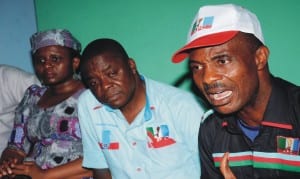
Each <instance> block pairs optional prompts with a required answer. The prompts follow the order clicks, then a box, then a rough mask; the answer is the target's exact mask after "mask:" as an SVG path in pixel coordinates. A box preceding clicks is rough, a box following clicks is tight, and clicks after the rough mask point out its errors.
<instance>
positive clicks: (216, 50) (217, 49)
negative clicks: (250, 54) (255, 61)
mask: <svg viewBox="0 0 300 179" xmlns="http://www.w3.org/2000/svg"><path fill="white" fill-rule="evenodd" d="M246 43H247V42H246V41H244V40H243V38H240V37H239V36H238V35H237V36H236V37H235V38H233V39H231V40H229V41H227V42H225V43H223V44H220V45H215V46H208V47H200V48H195V49H192V50H190V52H189V60H190V62H191V61H195V60H199V59H203V60H205V59H210V60H211V59H213V58H214V57H217V56H218V55H225V54H227V55H238V54H242V53H246V52H245V50H246V49H247V48H245V47H246V46H247V44H246Z"/></svg>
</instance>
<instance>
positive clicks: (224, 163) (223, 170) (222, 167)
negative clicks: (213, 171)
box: [220, 152, 236, 179]
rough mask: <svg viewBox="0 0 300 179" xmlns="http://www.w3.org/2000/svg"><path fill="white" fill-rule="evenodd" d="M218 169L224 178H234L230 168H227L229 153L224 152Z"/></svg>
mask: <svg viewBox="0 0 300 179" xmlns="http://www.w3.org/2000/svg"><path fill="white" fill-rule="evenodd" d="M220 170H221V173H222V175H223V176H224V178H225V179H236V177H235V176H234V174H233V173H232V171H231V169H230V168H229V153H228V152H226V153H224V155H223V157H222V160H221V163H220Z"/></svg>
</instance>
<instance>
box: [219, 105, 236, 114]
mask: <svg viewBox="0 0 300 179" xmlns="http://www.w3.org/2000/svg"><path fill="white" fill-rule="evenodd" d="M214 109H215V110H216V111H217V112H218V113H220V114H224V115H227V114H232V113H235V112H236V111H237V109H236V108H234V107H232V106H214Z"/></svg>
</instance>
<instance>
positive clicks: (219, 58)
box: [216, 55, 230, 65]
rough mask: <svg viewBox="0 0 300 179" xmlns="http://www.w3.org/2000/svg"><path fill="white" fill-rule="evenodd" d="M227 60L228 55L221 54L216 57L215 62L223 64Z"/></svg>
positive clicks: (227, 61)
mask: <svg viewBox="0 0 300 179" xmlns="http://www.w3.org/2000/svg"><path fill="white" fill-rule="evenodd" d="M229 61H230V60H229V58H228V56H226V55H222V56H220V57H218V58H217V60H216V62H217V64H219V65H225V64H227V63H229Z"/></svg>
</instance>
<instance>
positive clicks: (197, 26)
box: [190, 16, 214, 35]
mask: <svg viewBox="0 0 300 179" xmlns="http://www.w3.org/2000/svg"><path fill="white" fill-rule="evenodd" d="M213 21H214V17H213V16H209V17H204V18H199V19H198V20H196V21H195V23H194V24H193V28H192V30H191V34H190V35H193V34H194V33H196V32H198V31H200V30H202V29H209V28H211V27H212V24H213Z"/></svg>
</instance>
